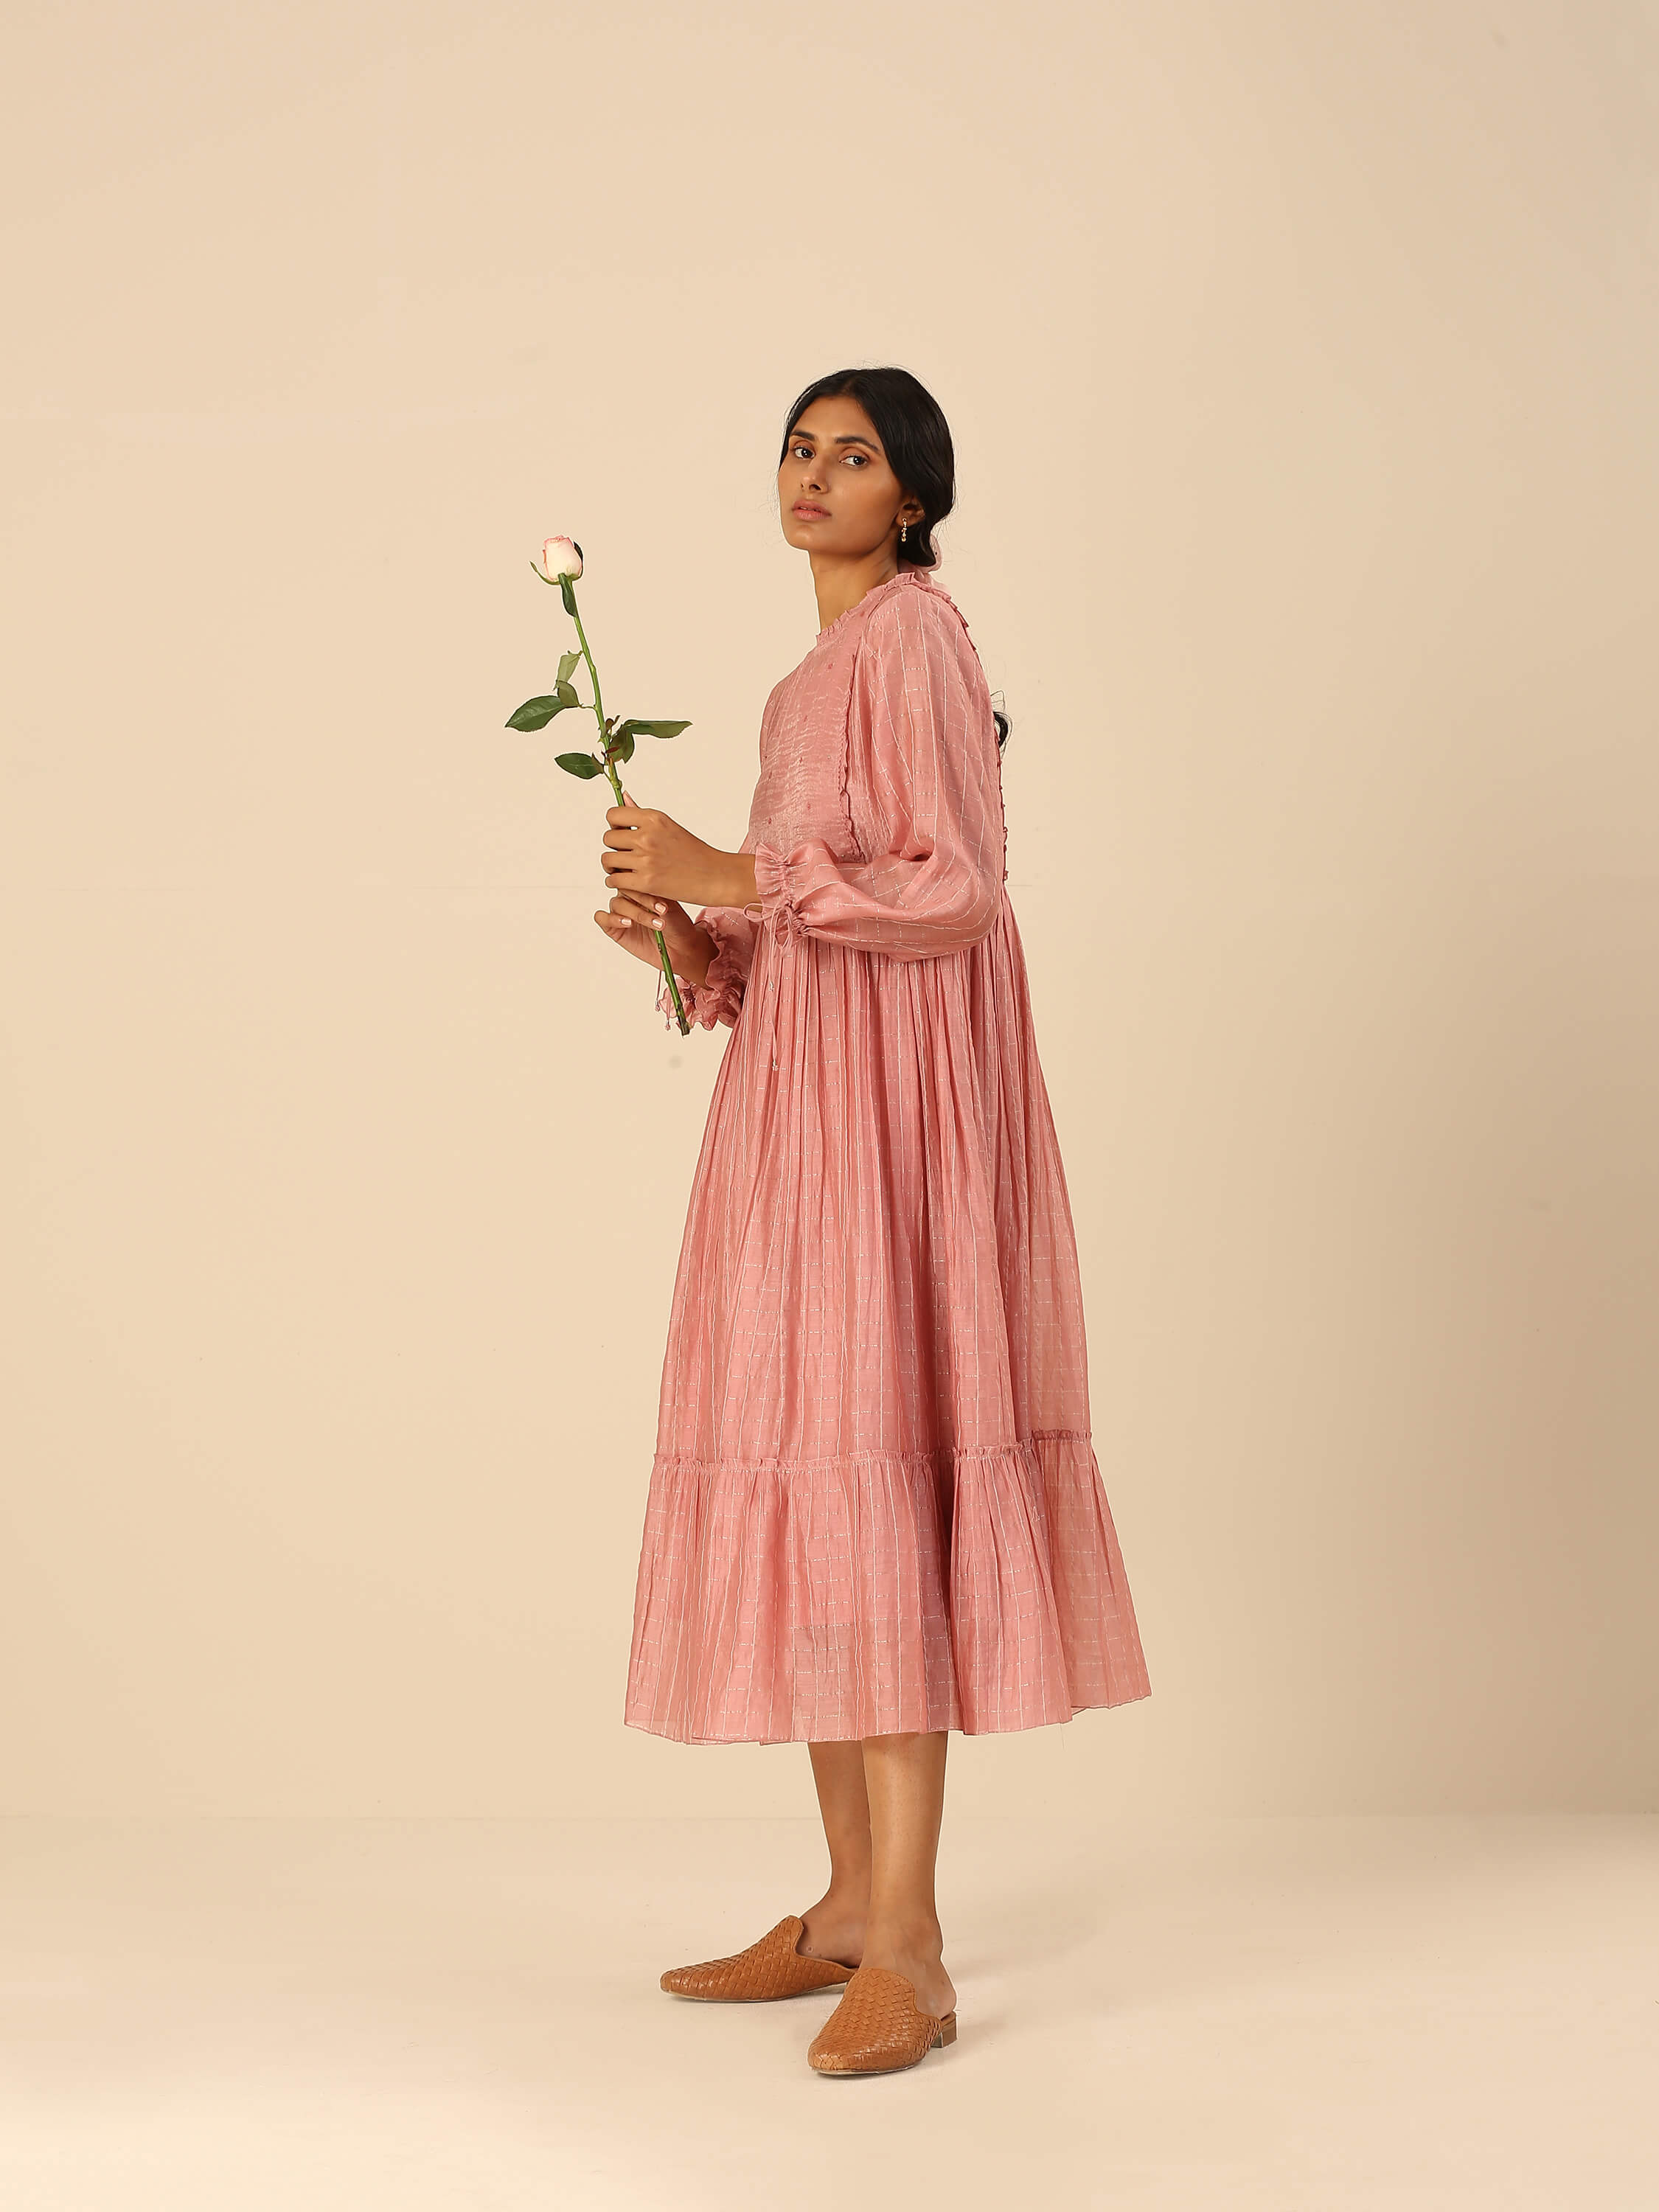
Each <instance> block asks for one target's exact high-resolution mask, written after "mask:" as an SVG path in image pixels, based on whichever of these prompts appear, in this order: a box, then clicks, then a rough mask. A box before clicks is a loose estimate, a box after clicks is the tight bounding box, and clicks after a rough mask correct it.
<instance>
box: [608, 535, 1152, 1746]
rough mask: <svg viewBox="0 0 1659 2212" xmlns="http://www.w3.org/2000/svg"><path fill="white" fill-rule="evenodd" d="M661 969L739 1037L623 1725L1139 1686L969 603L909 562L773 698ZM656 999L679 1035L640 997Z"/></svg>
mask: <svg viewBox="0 0 1659 2212" xmlns="http://www.w3.org/2000/svg"><path fill="white" fill-rule="evenodd" d="M741 849H742V850H743V851H744V852H745V853H752V854H754V857H755V880H756V885H757V890H758V892H759V897H758V900H757V902H756V904H755V906H753V907H751V908H746V909H743V910H739V909H738V908H732V907H705V908H703V909H702V912H701V914H700V915H699V917H698V918H699V920H700V921H701V922H702V927H704V928H705V929H706V930H707V931H708V933H709V935H710V936H711V937H712V938H713V939H714V942H715V944H716V945H717V947H718V957H716V958H715V960H714V962H713V963H712V965H711V966H710V968H709V971H708V977H707V979H706V981H704V982H703V983H702V984H701V985H699V986H696V987H691V986H690V985H687V984H686V983H685V982H684V980H682V982H681V995H682V998H683V999H684V1001H685V1005H686V1011H687V1013H688V1015H690V1017H691V1018H692V1019H693V1020H694V1022H695V1023H696V1024H700V1025H701V1026H702V1028H704V1029H712V1028H713V1027H714V1025H715V1024H717V1023H719V1024H725V1025H726V1026H727V1027H729V1028H730V1030H731V1031H732V1036H731V1041H730V1042H729V1043H728V1044H727V1046H726V1052H725V1055H724V1057H723V1058H722V1060H721V1062H720V1072H719V1073H718V1075H717V1076H716V1078H715V1080H714V1096H713V1098H712V1100H711V1101H710V1104H709V1109H708V1124H707V1127H706V1128H705V1130H704V1133H703V1140H702V1151H701V1153H700V1155H699V1158H698V1160H697V1166H696V1177H695V1180H694V1182H693V1183H692V1188H691V1196H690V1208H689V1212H688V1215H687V1219H686V1225H685V1234H684V1243H683V1245H682V1249H681V1252H680V1260H679V1267H678V1273H677V1276H676V1279H675V1284H674V1296H673V1304H672V1308H671V1314H670V1318H669V1325H668V1343H667V1351H666V1356H665V1360H664V1364H663V1374H662V1386H661V1393H660V1398H659V1410H658V1428H657V1451H656V1456H655V1459H654V1461H653V1466H652V1471H651V1481H650V1489H649V1494H648V1497H647V1504H646V1510H645V1528H644V1538H643V1543H642V1546H641V1554H640V1563H639V1577H638V1583H637V1586H636V1591H635V1609H634V1634H633V1645H632V1650H631V1653H630V1656H629V1674H628V1687H627V1698H626V1703H625V1707H624V1716H623V1717H624V1719H625V1721H626V1722H627V1723H628V1724H629V1726H631V1727H634V1728H639V1729H647V1730H648V1731H650V1732H651V1733H652V1734H653V1735H664V1736H671V1737H674V1738H677V1739H678V1741H681V1742H686V1743H732V1742H759V1743H775V1742H783V1741H792V1740H793V1741H799V1740H802V1739H808V1740H816V1741H829V1740H832V1739H841V1738H848V1737H859V1736H866V1735H887V1734H891V1733H896V1732H897V1731H900V1730H908V1729H960V1730H961V1731H962V1732H963V1734H964V1735H981V1734H989V1733H992V1732H994V1731H1000V1730H1008V1729H1028V1728H1036V1727H1039V1726H1042V1724H1044V1723H1048V1722H1053V1721H1066V1720H1069V1719H1070V1718H1071V1717H1072V1715H1073V1713H1074V1712H1077V1711H1080V1710H1081V1709H1082V1708H1083V1707H1085V1706H1091V1705H1123V1704H1126V1703H1127V1702H1128V1701H1129V1700H1130V1699H1136V1698H1144V1697H1146V1696H1147V1695H1148V1694H1149V1692H1150V1689H1151V1685H1150V1683H1149V1682H1148V1680H1147V1676H1146V1662H1145V1660H1144V1658H1143V1656H1142V1653H1141V1648H1140V1639H1139V1633H1138V1631H1137V1628H1136V1624H1135V1615H1134V1608H1133V1605H1132V1603H1131V1601H1130V1597H1129V1587H1128V1583H1127V1580H1126V1579H1125V1576H1124V1570H1123V1560H1122V1557H1121V1553H1120V1551H1119V1548H1118V1542H1117V1537H1116V1534H1115V1530H1114V1528H1113V1525H1112V1516H1111V1513H1110V1511H1109V1508H1108V1506H1107V1503H1106V1494H1105V1491H1104V1488H1103V1485H1102V1482H1101V1477H1100V1469H1099V1467H1098V1464H1097V1461H1096V1458H1095V1454H1094V1449H1093V1447H1092V1444H1091V1441H1090V1421H1089V1391H1088V1376H1087V1360H1086V1355H1085V1343H1084V1330H1083V1301H1082V1290H1081V1285H1080V1283H1079V1275H1078V1264H1077V1250H1076V1244H1075V1241H1074V1238H1073V1226H1072V1218H1071V1210H1070V1204H1069V1200H1068V1199H1067V1195H1066V1178H1065V1174H1064V1170H1063V1169H1062V1167H1061V1165H1060V1151H1059V1147H1058V1145H1057V1143H1056V1141H1055V1136H1054V1122H1053V1120H1052V1117H1051V1115H1050V1113H1049V1108H1048V1092H1047V1090H1046V1088H1045V1086H1044V1084H1043V1079H1042V1069H1041V1068H1040V1066H1038V1063H1037V1053H1036V1039H1035V1037H1034V1036H1033V1034H1032V1027H1031V1008H1030V995H1029V992H1028V989H1027V985H1026V977H1025V963H1024V952H1023V951H1022V948H1021V945H1020V939H1019V932H1018V928H1017V927H1016V926H1015V922H1014V914H1013V908H1012V905H1011V904H1010V902H1009V899H1008V894H1007V891H1006V888H1005V884H1006V877H1007V867H1006V857H1005V854H1006V843H1005V829H1004V819H1003V808H1002V781H1001V762H1000V757H999V754H998V750H997V744H996V731H995V726H994V721H993V719H992V710H991V700H990V695H989V692H988V691H987V688H986V682H985V677H984V672H983V671H982V670H981V666H980V662H979V655H978V653H977V652H976V651H975V647H974V646H973V644H972V642H971V641H970V640H969V636H968V626H967V623H966V621H965V620H964V618H963V616H962V614H961V612H960V611H959V610H958V609H957V605H956V603H955V601H954V600H953V599H951V597H950V595H949V594H948V592H945V590H944V589H943V588H942V587H941V586H939V585H937V584H935V583H934V582H933V581H932V580H931V579H930V578H929V576H928V575H927V574H926V572H924V571H923V570H921V569H917V568H902V569H901V570H900V571H899V573H898V574H897V575H896V576H894V577H891V578H890V579H889V580H888V581H887V582H885V583H884V584H879V585H878V586H876V588H875V589H874V590H873V591H872V592H866V594H865V596H864V598H863V599H860V600H859V601H858V602H857V604H856V605H854V606H852V607H850V608H849V609H848V611H847V612H846V613H844V614H842V616H840V617H838V618H837V619H836V621H835V622H833V623H830V625H829V628H828V629H824V630H821V631H820V632H819V634H818V639H817V644H816V645H815V646H814V647H812V649H811V652H810V653H808V654H807V655H806V657H805V659H804V660H803V661H802V662H801V663H800V665H799V667H798V668H796V669H795V670H793V672H792V673H791V674H789V675H788V676H786V677H785V678H783V679H782V681H781V683H780V684H777V685H776V686H775V689H774V690H773V691H772V693H771V695H770V696H769V698H768V700H767V702H766V708H765V712H764V714H763V719H762V723H761V735H760V779H759V781H758V783H757V786H756V788H755V794H754V799H753V803H752V805H751V807H750V818H749V829H748V832H747V834H746V836H744V841H743V845H742V848H741ZM657 1004H658V1006H659V1008H660V1010H661V1011H662V1012H663V1014H664V1017H665V1020H666V1021H667V1022H668V1023H669V1024H670V1026H673V1013H672V1008H671V1000H670V999H669V995H668V987H667V983H666V981H664V982H663V983H662V986H661V987H660V989H659V994H658V999H657Z"/></svg>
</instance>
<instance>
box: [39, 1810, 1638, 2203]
mask: <svg viewBox="0 0 1659 2212" xmlns="http://www.w3.org/2000/svg"><path fill="white" fill-rule="evenodd" d="M821 1849H822V1846H821V1843H820V1841H819V1839H818V1838H817V1835H816V1832H815V1831H814V1829H813V1828H812V1826H811V1825H810V1824H808V1823H806V1822H803V1821H787V1820H779V1821H741V1822H739V1821H696V1822H684V1823H668V1822H644V1821H632V1822H619V1823H601V1822H592V1823H569V1824H562V1823H550V1822H534V1821H522V1822H513V1821H489V1820H481V1821H459V1820H457V1821H397V1820H386V1821H372V1820H366V1821H260V1820H242V1821H239V1820H222V1821H210V1820H203V1821H178V1822H98V1821H47V1820H13V1821H10V1822H4V1823H0V2203H3V2204H4V2206H5V2208H6V2212H48V2208H49V2212H106V2208H107V2212H114V2208H120V2212H137V2208H144V2212H149V2208H151V2207H155V2208H158V2212H160V2209H161V2208H165V2212H197V2208H209V2207H211V2208H213V2212H266V2208H274V2207H278V2206H280V2207H283V2208H284V2212H336V2208H339V2212H346V2208H349V2212H380V2208H386V2212H428V2208H434V2207H440V2206H441V2207H445V2208H450V2207H456V2208H460V2207H465V2208H467V2212H495V2208H497V2207H501V2208H506V2207H512V2208H514V2212H517V2208H520V2207H525V2208H529V2207H537V2208H544V2207H545V2208H549V2209H550V2212H554V2208H556V2212H586V2208H588V2207H594V2208H609V2207H613V2206H630V2207H631V2206H645V2207H653V2208H654V2207H661V2208H665V2212H678V2208H680V2207H685V2208H687V2212H702V2208H703V2207H716V2206H718V2207H720V2208H723V2212H729V2209H730V2208H748V2207H751V2206H752V2207H756V2208H759V2207H763V2206H764V2207H767V2208H778V2212H794V2208H797V2207H799V2208H802V2212H811V2208H816V2207H819V2206H824V2207H829V2206H832V2205H833V2206H836V2207H837V2208H845V2207H854V2208H857V2209H858V2212H864V2208H870V2209H871V2212H874V2208H877V2207H885V2206H887V2205H890V2204H891V2205H899V2204H902V2205H904V2206H905V2207H906V2208H907V2212H908V2208H914V2207H921V2206H926V2207H933V2206H935V2205H937V2206H939V2207H952V2208H954V2207H962V2206H969V2207H977V2206H980V2205H1006V2206H1010V2207H1018V2208H1020V2212H1025V2208H1029V2207H1033V2206H1053V2207H1058V2208H1070V2207H1074V2206H1075V2207H1094V2206H1101V2207H1106V2206H1111V2207H1114V2208H1116V2207H1129V2208H1139V2207H1156V2208H1158V2212H1164V2208H1168V2209H1169V2212H1211V2209H1212V2208H1214V2212H1235V2208H1237V2209H1238V2212H1242V2208H1246V2207H1249V2208H1251V2212H1255V2208H1257V2207H1260V2208H1262V2212H1336V2209H1337V2208H1342V2209H1343V2212H1346V2209H1347V2208H1354V2212H1361V2208H1363V2212H1383V2208H1387V2212H1396V2208H1403V2207H1411V2208H1418V2207H1425V2208H1436V2207H1447V2208H1450V2207H1457V2208H1462V2207H1473V2206H1480V2207H1482V2208H1486V2207H1491V2208H1493V2212H1498V2209H1499V2208H1501V2212H1531V2208H1534V2207H1537V2208H1540V2212H1542V2208H1546V2207H1547V2208H1549V2212H1652V2208H1659V2126H1656V2113H1659V2093H1656V2092H1659V1821H1655V1820H1634V1819H1622V1818H1620V1819H1613V1818H1610V1819H1604V1820H1569V1819H1480V1820H1474V1819H1468V1820H1305V1821H1283V1820H1281V1821H1259V1820H1252V1821H1214V1820H1212V1821H1189V1822H1183V1823H1170V1824H1166V1825H1163V1826H1152V1825H1146V1826H1139V1827H1137V1828H1135V1829H1134V1830H1133V1832H1125V1831H1123V1830H1121V1829H1119V1830H1117V1831H1115V1832H1085V1831H1084V1830H1081V1829H1079V1828H1077V1827H1075V1826H1072V1827H1069V1828H1057V1827H1055V1826H1052V1825H1048V1824H1042V1823H1037V1822H1031V1821H1025V1820H1006V1821H996V1820H967V1819H963V1820H957V1821H955V1822H954V1823H953V1824H952V1826H951V1830H950V1832H949V1833H948V1835H947V1849H946V1853H945V1865H944V1868H943V1870H942V1885H941V1892H942V1894H941V1902H942V1905H943V1906H944V1908H945V1914H946V1925H947V1930H948V1931H949V1934H950V1938H951V1940H950V1943H949V1948H948V1949H947V1953H946V1959H947V1963H948V1964H949V1965H950V1966H951V1971H952V1972H953V1974H954V1976H955V1978H956V1982H957V1991H958V2002H959V2013H960V2018H961V2022H962V2032H961V2037H960V2039H959V2041H958V2042H957V2044H956V2045H955V2046H954V2048H952V2049H951V2050H948V2051H935V2052H933V2053H932V2054H931V2055H930V2056H929V2057H927V2059H926V2060H924V2061H923V2063H922V2064H921V2067H920V2068H918V2069H916V2070H915V2072H914V2073H908V2074H900V2075H890V2076H888V2077H886V2078H884V2079H878V2080H870V2081H823V2080H820V2079H819V2078H818V2077H817V2075H814V2074H812V2073H811V2070H810V2069H808V2067H807V2066H806V2063H805V2057H804V2055H803V2054H804V2051H805V2045H806V2043H807V2041H808V2040H809V2039H810V2038H811V2034H812V2033H813V2031H814V2029H815V2028H816V2027H817V2024H818V2022H819V2021H821V2020H822V2019H823V2017H824V2016H825V2015H826V2013H827V2012H828V2010H829V2007H830V2005H831V2004H832V2003H833V2002H834V1999H833V1997H832V1996H828V1995H826V1996H812V1997H807V1998H802V1999H798V2000H795V2001H793V2002H789V2003H787V2004H773V2005H752V2006H735V2007H716V2006H712V2005H691V2004H686V2003H683V2002H676V2001H675V2000H674V1999H672V1998H670V1997H667V1996H663V1995H662V1994H661V1993H660V1992H659V1990H658V1989H657V1987H656V1977H657V1975H658V1973H659V1971H660V1970H661V1968H662V1967H663V1966H665V1965H669V1964H671V1963H673V1962H675V1961H678V1960H685V1959H694V1958H698V1957H706V1956H708V1955H710V1954H715V1953H718V1952H722V1951H726V1950H730V1949H733V1948H737V1947H738V1945H739V1944H741V1943H743V1942H747V1941H748V1940H749V1939H750V1937H751V1936H755V1935H757V1934H758V1933H760V1931H761V1930H762V1929H763V1928H764V1927H766V1926H767V1925H769V1923H770V1922H771V1921H773V1920H775V1918H777V1917H778V1916H779V1915H780V1914H781V1913H783V1912H786V1911H791V1910H795V1909H798V1908H799V1905H801V1904H803V1903H805V1901H807V1900H808V1899H810V1898H811V1896H813V1895H814V1894H816V1893H817V1887H818V1886H819V1877H820V1870H821V1866H822V1859H821Z"/></svg>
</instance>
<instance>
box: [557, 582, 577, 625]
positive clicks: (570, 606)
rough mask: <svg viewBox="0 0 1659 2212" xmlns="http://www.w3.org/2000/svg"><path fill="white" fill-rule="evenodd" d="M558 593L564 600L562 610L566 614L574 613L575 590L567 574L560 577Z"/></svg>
mask: <svg viewBox="0 0 1659 2212" xmlns="http://www.w3.org/2000/svg"><path fill="white" fill-rule="evenodd" d="M559 593H560V597H561V598H562V599H563V601H564V611H565V612H566V614H568V615H574V613H575V611H576V590H575V586H574V585H573V584H572V582H571V580H570V579H569V577H568V576H561V577H560V579H559Z"/></svg>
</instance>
